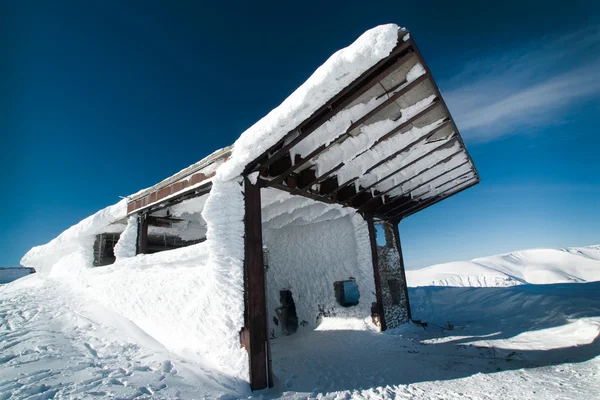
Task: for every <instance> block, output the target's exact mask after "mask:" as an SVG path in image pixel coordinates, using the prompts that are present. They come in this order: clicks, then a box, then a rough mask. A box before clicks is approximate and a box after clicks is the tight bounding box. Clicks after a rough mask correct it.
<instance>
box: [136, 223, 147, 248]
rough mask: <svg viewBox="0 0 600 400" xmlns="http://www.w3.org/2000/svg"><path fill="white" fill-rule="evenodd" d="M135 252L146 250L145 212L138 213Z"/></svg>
mask: <svg viewBox="0 0 600 400" xmlns="http://www.w3.org/2000/svg"><path fill="white" fill-rule="evenodd" d="M137 227H138V231H137V248H136V254H146V253H147V251H148V218H147V216H146V214H144V213H141V214H138V225H137Z"/></svg>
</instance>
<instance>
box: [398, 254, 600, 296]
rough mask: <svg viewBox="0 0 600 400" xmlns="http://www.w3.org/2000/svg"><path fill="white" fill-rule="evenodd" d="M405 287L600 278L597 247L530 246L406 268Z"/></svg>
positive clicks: (506, 283)
mask: <svg viewBox="0 0 600 400" xmlns="http://www.w3.org/2000/svg"><path fill="white" fill-rule="evenodd" d="M406 278H407V281H408V285H409V286H482V287H490V286H513V285H521V284H526V283H533V284H550V283H568V282H593V281H600V248H598V246H590V247H572V248H566V249H532V250H522V251H515V252H512V253H507V254H500V255H497V256H492V257H484V258H477V259H475V260H472V261H459V262H451V263H447V264H439V265H433V266H431V267H427V268H423V269H419V270H412V271H411V270H409V271H406Z"/></svg>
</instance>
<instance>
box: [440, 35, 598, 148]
mask: <svg viewBox="0 0 600 400" xmlns="http://www.w3.org/2000/svg"><path fill="white" fill-rule="evenodd" d="M443 86H445V87H446V88H448V89H449V90H446V91H445V92H444V97H445V98H446V100H447V103H448V106H449V107H450V111H451V112H452V114H453V116H454V118H455V120H456V122H457V125H458V127H459V129H461V131H462V133H463V135H464V136H467V137H470V138H473V139H479V140H491V139H494V138H497V137H500V136H504V135H508V134H511V133H518V132H519V131H528V130H529V129H531V128H532V127H540V126H547V125H549V124H556V123H560V122H561V119H562V118H563V117H564V116H565V115H566V114H567V110H568V109H569V108H570V107H572V106H573V105H574V104H575V103H576V102H577V101H580V100H583V99H589V98H594V97H597V98H600V28H598V27H594V28H588V29H585V30H582V31H579V32H573V33H570V34H566V35H562V36H560V37H555V38H546V39H540V40H538V41H537V42H529V43H528V44H527V45H524V46H522V47H520V48H518V49H513V50H511V51H506V52H504V53H502V54H500V55H495V56H493V57H492V56H489V55H488V56H485V57H483V58H482V59H479V60H473V61H472V62H470V63H469V64H468V65H466V66H465V67H464V68H463V70H462V71H461V72H460V73H458V74H457V75H456V76H455V78H454V79H452V80H451V81H448V82H443Z"/></svg>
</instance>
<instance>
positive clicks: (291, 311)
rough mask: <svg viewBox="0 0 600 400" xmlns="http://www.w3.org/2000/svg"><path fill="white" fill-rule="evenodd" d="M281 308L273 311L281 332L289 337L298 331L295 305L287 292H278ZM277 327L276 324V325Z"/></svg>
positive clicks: (290, 293) (289, 292) (290, 294)
mask: <svg viewBox="0 0 600 400" xmlns="http://www.w3.org/2000/svg"><path fill="white" fill-rule="evenodd" d="M279 301H280V302H281V306H280V307H278V308H277V309H275V313H276V314H277V317H278V319H279V322H281V330H282V331H283V333H284V334H285V335H291V334H292V333H295V332H296V331H297V330H298V316H297V315H296V304H295V303H294V298H293V297H292V292H291V291H289V290H281V291H280V292H279ZM276 325H277V323H276Z"/></svg>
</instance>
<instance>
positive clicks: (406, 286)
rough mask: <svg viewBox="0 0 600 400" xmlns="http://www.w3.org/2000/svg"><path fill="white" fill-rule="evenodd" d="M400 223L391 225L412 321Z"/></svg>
mask: <svg viewBox="0 0 600 400" xmlns="http://www.w3.org/2000/svg"><path fill="white" fill-rule="evenodd" d="M399 224H400V222H398V223H392V224H391V225H392V226H393V227H394V237H395V239H396V248H397V249H398V255H399V256H400V269H401V271H402V290H403V291H404V295H405V296H406V311H407V313H408V320H409V321H411V320H412V315H411V312H410V300H409V298H408V285H407V284H406V267H405V266H404V257H403V255H402V244H401V243H400V230H399V228H398V225H399Z"/></svg>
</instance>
